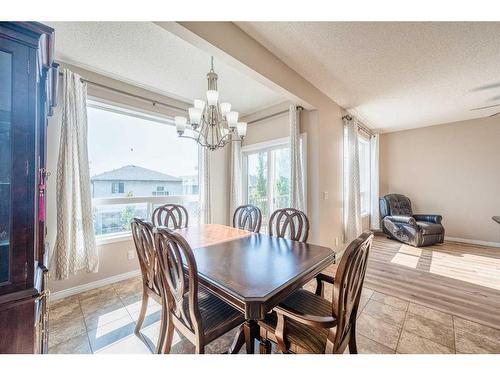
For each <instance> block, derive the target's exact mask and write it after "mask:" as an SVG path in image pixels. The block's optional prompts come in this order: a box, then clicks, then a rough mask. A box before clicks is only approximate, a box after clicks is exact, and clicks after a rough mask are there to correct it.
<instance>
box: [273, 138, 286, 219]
mask: <svg viewBox="0 0 500 375" xmlns="http://www.w3.org/2000/svg"><path fill="white" fill-rule="evenodd" d="M271 152H272V153H273V155H272V158H273V159H274V169H273V172H274V176H273V177H274V192H273V193H274V196H273V211H274V210H276V209H278V208H286V207H290V148H289V147H285V148H280V149H277V150H273V151H271Z"/></svg>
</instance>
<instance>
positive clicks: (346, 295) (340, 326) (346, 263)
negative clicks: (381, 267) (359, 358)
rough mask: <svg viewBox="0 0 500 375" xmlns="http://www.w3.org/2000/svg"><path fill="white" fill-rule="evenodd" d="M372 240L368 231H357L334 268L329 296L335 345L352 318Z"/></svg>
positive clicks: (348, 331) (347, 329) (346, 332)
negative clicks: (335, 318)
mask: <svg viewBox="0 0 500 375" xmlns="http://www.w3.org/2000/svg"><path fill="white" fill-rule="evenodd" d="M372 241H373V233H372V232H370V231H366V232H364V233H363V234H361V235H360V236H359V237H358V238H356V239H355V240H354V241H352V242H351V243H350V244H349V246H348V247H347V249H346V250H345V252H344V254H343V255H342V259H341V261H340V264H339V266H338V268H337V272H336V274H335V282H334V286H333V296H332V302H333V303H332V306H333V315H334V316H336V317H337V328H336V335H335V342H334V346H335V347H338V346H340V345H341V344H342V343H343V342H344V341H345V338H346V337H347V335H348V334H349V333H350V329H351V324H352V323H353V322H355V320H356V313H357V309H358V305H359V299H360V297H361V291H362V289H363V282H364V280H365V273H366V265H367V261H368V253H369V252H370V247H371V244H372ZM334 350H336V348H335V349H334Z"/></svg>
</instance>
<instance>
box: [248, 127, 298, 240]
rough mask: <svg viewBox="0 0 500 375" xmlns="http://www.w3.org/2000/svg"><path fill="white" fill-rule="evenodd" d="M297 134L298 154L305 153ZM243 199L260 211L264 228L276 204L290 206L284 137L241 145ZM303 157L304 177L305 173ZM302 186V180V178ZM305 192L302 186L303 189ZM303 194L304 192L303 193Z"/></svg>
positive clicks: (265, 228)
mask: <svg viewBox="0 0 500 375" xmlns="http://www.w3.org/2000/svg"><path fill="white" fill-rule="evenodd" d="M304 137H305V135H303V136H301V154H302V155H305V153H304V151H303V149H304V146H303V145H304V144H305V142H304ZM242 151H243V199H244V201H245V202H247V203H248V204H253V205H255V206H257V207H259V208H260V210H261V211H262V229H261V230H262V231H263V232H265V231H266V230H267V222H268V220H269V217H270V215H271V214H272V213H273V211H275V210H276V209H278V208H285V207H290V144H289V139H288V138H283V139H279V140H276V141H271V142H264V143H259V144H255V145H249V146H244V147H243V149H242ZM304 159H305V158H302V161H303V175H304V180H305V176H306V175H307V173H306V170H305V166H306V163H305V160H304ZM304 187H305V182H304ZM304 192H305V189H304ZM306 196H307V195H306Z"/></svg>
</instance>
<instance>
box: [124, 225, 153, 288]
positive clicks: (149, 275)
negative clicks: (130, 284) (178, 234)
mask: <svg viewBox="0 0 500 375" xmlns="http://www.w3.org/2000/svg"><path fill="white" fill-rule="evenodd" d="M130 226H131V229H132V237H133V239H134V244H135V250H136V251H137V258H138V259H139V266H140V267H141V273H142V280H143V282H144V285H146V286H147V287H148V288H149V289H151V290H152V291H154V292H155V293H156V294H158V295H160V287H159V279H158V275H157V271H158V263H157V257H156V251H155V246H154V237H153V228H154V227H153V224H151V223H149V222H147V221H143V220H141V219H138V218H134V219H132V222H131V223H130Z"/></svg>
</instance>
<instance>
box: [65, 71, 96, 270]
mask: <svg viewBox="0 0 500 375" xmlns="http://www.w3.org/2000/svg"><path fill="white" fill-rule="evenodd" d="M56 195H57V198H56V200H57V201H56V204H57V235H56V242H55V262H56V277H57V278H58V279H67V278H68V277H69V276H70V275H74V274H76V272H77V271H78V270H81V269H86V270H87V272H97V270H98V268H99V256H98V254H97V246H96V242H95V235H94V227H93V223H92V201H91V196H90V171H89V159H88V150H87V84H86V83H85V82H82V81H81V77H80V76H79V75H77V74H75V73H73V72H71V71H69V70H67V69H65V70H64V78H63V108H62V123H61V138H60V143H59V159H58V163H57V185H56Z"/></svg>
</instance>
